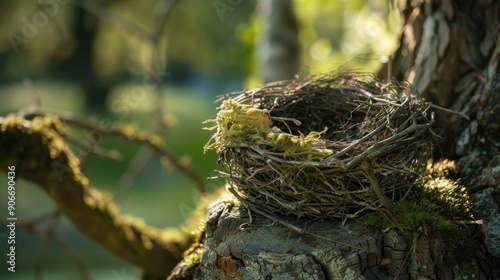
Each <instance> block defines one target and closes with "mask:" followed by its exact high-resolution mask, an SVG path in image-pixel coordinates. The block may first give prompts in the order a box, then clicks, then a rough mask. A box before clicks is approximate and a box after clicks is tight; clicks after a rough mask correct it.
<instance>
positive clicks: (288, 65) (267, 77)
mask: <svg viewBox="0 0 500 280" xmlns="http://www.w3.org/2000/svg"><path fill="white" fill-rule="evenodd" d="M257 9H258V12H259V16H260V18H261V20H262V21H263V22H264V26H263V27H262V29H263V30H264V33H263V34H262V35H261V37H260V40H259V41H258V45H257V49H258V57H257V58H258V64H259V68H260V69H259V73H260V76H261V78H262V80H263V81H264V82H266V83H267V82H274V81H280V80H287V79H292V78H293V77H294V76H295V75H296V74H297V73H298V72H299V63H300V43H299V27H298V23H297V18H296V16H295V13H294V10H293V2H292V1H290V0H274V1H268V0H261V1H259V4H258V6H257Z"/></svg>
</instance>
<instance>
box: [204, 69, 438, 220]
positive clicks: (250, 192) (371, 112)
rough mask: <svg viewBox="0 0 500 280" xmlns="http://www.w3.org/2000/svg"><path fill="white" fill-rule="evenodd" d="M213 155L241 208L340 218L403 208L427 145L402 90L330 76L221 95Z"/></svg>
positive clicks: (424, 125)
mask: <svg viewBox="0 0 500 280" xmlns="http://www.w3.org/2000/svg"><path fill="white" fill-rule="evenodd" d="M223 99H224V101H223V103H222V106H221V107H220V111H219V112H218V114H217V118H216V119H215V120H209V121H207V122H214V123H216V125H215V126H214V127H212V128H209V129H216V133H215V134H214V135H213V136H212V138H211V139H210V141H209V142H208V143H207V144H206V146H205V150H209V149H215V150H216V151H217V153H218V155H219V164H220V165H221V166H222V168H223V170H221V171H218V173H219V176H220V177H225V178H227V179H228V181H229V183H230V185H231V186H232V187H231V188H232V191H233V192H234V193H235V194H236V196H237V197H239V198H240V199H241V200H242V202H243V203H246V204H247V205H251V206H254V207H258V208H260V210H265V211H267V212H279V213H282V214H294V215H297V216H299V217H313V218H346V217H355V216H356V215H357V214H358V213H360V212H361V211H364V210H368V209H369V210H376V209H379V208H380V207H383V206H388V205H390V204H392V203H393V202H394V201H399V200H402V199H404V197H405V196H406V194H407V193H408V192H409V191H410V189H411V187H412V186H413V185H415V184H417V183H418V182H419V179H421V178H422V173H423V171H424V169H425V166H426V162H427V159H428V156H429V155H430V152H431V151H432V146H433V137H432V135H433V133H432V131H431V128H430V124H431V121H430V118H429V117H428V116H427V115H428V109H429V105H428V104H427V103H425V102H424V101H423V100H422V99H420V98H419V97H418V95H416V94H415V92H414V90H413V89H412V88H411V87H410V86H409V85H407V84H400V83H396V82H393V83H384V82H381V81H379V80H377V79H376V78H374V77H373V76H372V75H369V74H359V73H344V74H331V75H326V76H321V77H313V78H307V79H297V80H290V81H280V82H274V83H269V84H265V85H263V86H261V87H259V88H256V89H252V90H246V91H243V92H240V93H237V95H236V94H232V95H226V96H225V97H224V98H223Z"/></svg>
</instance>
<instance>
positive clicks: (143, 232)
mask: <svg viewBox="0 0 500 280" xmlns="http://www.w3.org/2000/svg"><path fill="white" fill-rule="evenodd" d="M61 129H62V123H61V120H60V119H59V118H57V117H55V116H37V117H35V118H33V119H32V120H27V119H25V118H24V117H23V116H15V115H13V114H11V115H9V116H7V117H6V118H1V117H0V170H1V171H2V172H6V171H7V170H8V169H7V167H8V166H15V172H16V176H17V177H22V178H24V179H27V180H29V181H32V182H34V183H36V184H38V185H39V186H40V187H42V189H44V190H45V192H46V193H47V194H48V195H49V196H50V197H51V198H52V200H53V201H54V202H55V204H56V205H57V207H58V208H59V210H60V211H61V212H62V213H64V214H65V215H66V216H67V217H68V219H69V220H70V221H71V222H72V223H73V225H75V227H76V228H78V229H79V230H80V231H81V232H82V233H83V234H85V235H86V236H87V237H89V238H90V239H92V240H94V241H95V242H97V243H98V244H100V245H101V246H103V247H105V248H106V249H108V250H109V251H111V252H113V253H115V254H117V255H118V256H120V257H123V258H124V259H126V260H128V261H130V262H131V263H133V264H135V265H137V266H139V267H140V268H142V270H143V271H144V273H145V274H147V275H150V276H154V277H166V276H167V275H168V274H169V272H170V271H171V270H172V269H173V268H174V266H175V265H176V264H177V263H178V262H179V260H181V258H182V253H183V252H184V251H185V250H186V249H187V248H188V247H189V244H190V243H191V241H192V236H190V234H189V233H183V232H181V231H179V230H174V231H172V233H173V234H172V235H170V236H167V235H166V234H165V232H161V231H160V230H158V229H155V228H151V227H147V226H144V225H142V224H140V223H138V222H134V221H130V220H126V219H124V218H123V217H122V216H121V215H120V213H119V211H118V209H117V207H116V205H115V204H114V203H113V202H112V200H111V198H110V197H109V196H107V195H105V194H103V193H101V192H100V191H99V190H97V189H95V188H93V187H91V186H90V185H89V180H88V179H87V178H86V177H85V175H84V174H83V173H82V172H81V170H80V168H79V160H78V159H77V158H76V157H75V156H74V155H73V154H72V153H71V152H70V150H69V149H68V147H67V146H66V144H65V143H64V141H63V139H62V138H61V136H60V135H59V133H58V130H61ZM172 236H175V237H172Z"/></svg>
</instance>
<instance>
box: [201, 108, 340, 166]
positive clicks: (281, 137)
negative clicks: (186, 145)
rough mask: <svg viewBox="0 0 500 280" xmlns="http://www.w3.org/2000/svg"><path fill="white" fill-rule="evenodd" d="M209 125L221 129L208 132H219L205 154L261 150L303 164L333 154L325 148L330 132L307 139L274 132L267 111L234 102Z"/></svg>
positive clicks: (312, 133) (210, 141)
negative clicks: (228, 149) (240, 148)
mask: <svg viewBox="0 0 500 280" xmlns="http://www.w3.org/2000/svg"><path fill="white" fill-rule="evenodd" d="M209 122H212V123H216V124H217V125H216V126H214V127H210V128H207V129H209V130H212V129H217V132H216V133H215V134H214V135H213V136H212V138H211V139H210V140H209V142H208V143H207V144H206V145H205V147H204V149H205V151H207V150H212V149H215V150H216V149H219V148H222V147H227V146H231V145H233V146H234V145H236V146H260V147H263V148H265V149H266V151H267V152H269V153H274V154H276V155H279V156H281V157H283V158H285V159H291V160H301V161H306V160H307V161H310V160H318V161H319V160H323V159H326V158H327V157H328V156H330V155H331V154H332V153H333V152H332V150H329V149H325V148H324V147H323V146H324V142H323V141H322V140H321V139H320V137H321V135H323V134H324V133H325V132H326V128H325V129H324V130H323V131H312V132H310V133H309V134H307V135H304V134H303V133H301V132H298V133H299V135H298V136H297V135H292V134H289V133H284V132H282V131H279V130H277V129H271V124H272V118H271V116H270V114H269V111H268V110H267V109H257V108H255V107H253V106H250V105H243V104H239V103H238V102H236V101H234V100H231V99H228V100H226V101H225V102H224V104H223V108H222V109H221V110H220V111H219V113H218V114H217V118H216V119H214V120H208V121H205V123H209Z"/></svg>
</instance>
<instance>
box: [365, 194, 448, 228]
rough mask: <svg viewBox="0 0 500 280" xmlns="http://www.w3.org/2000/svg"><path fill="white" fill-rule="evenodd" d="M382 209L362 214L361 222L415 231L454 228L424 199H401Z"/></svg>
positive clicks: (368, 224)
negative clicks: (416, 200)
mask: <svg viewBox="0 0 500 280" xmlns="http://www.w3.org/2000/svg"><path fill="white" fill-rule="evenodd" d="M382 211H383V212H378V213H370V214H367V215H365V216H363V217H362V218H361V222H362V223H363V224H365V225H367V226H376V227H380V228H398V229H400V230H402V231H416V230H418V229H419V228H423V229H424V230H425V231H429V230H451V229H454V228H455V224H454V223H453V222H452V221H451V220H450V219H448V218H446V217H445V216H444V215H443V214H442V213H439V212H436V211H434V210H433V209H432V208H430V207H428V204H427V203H426V202H425V201H421V202H411V201H402V202H400V203H397V204H394V205H393V206H391V207H389V208H388V209H386V210H382Z"/></svg>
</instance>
